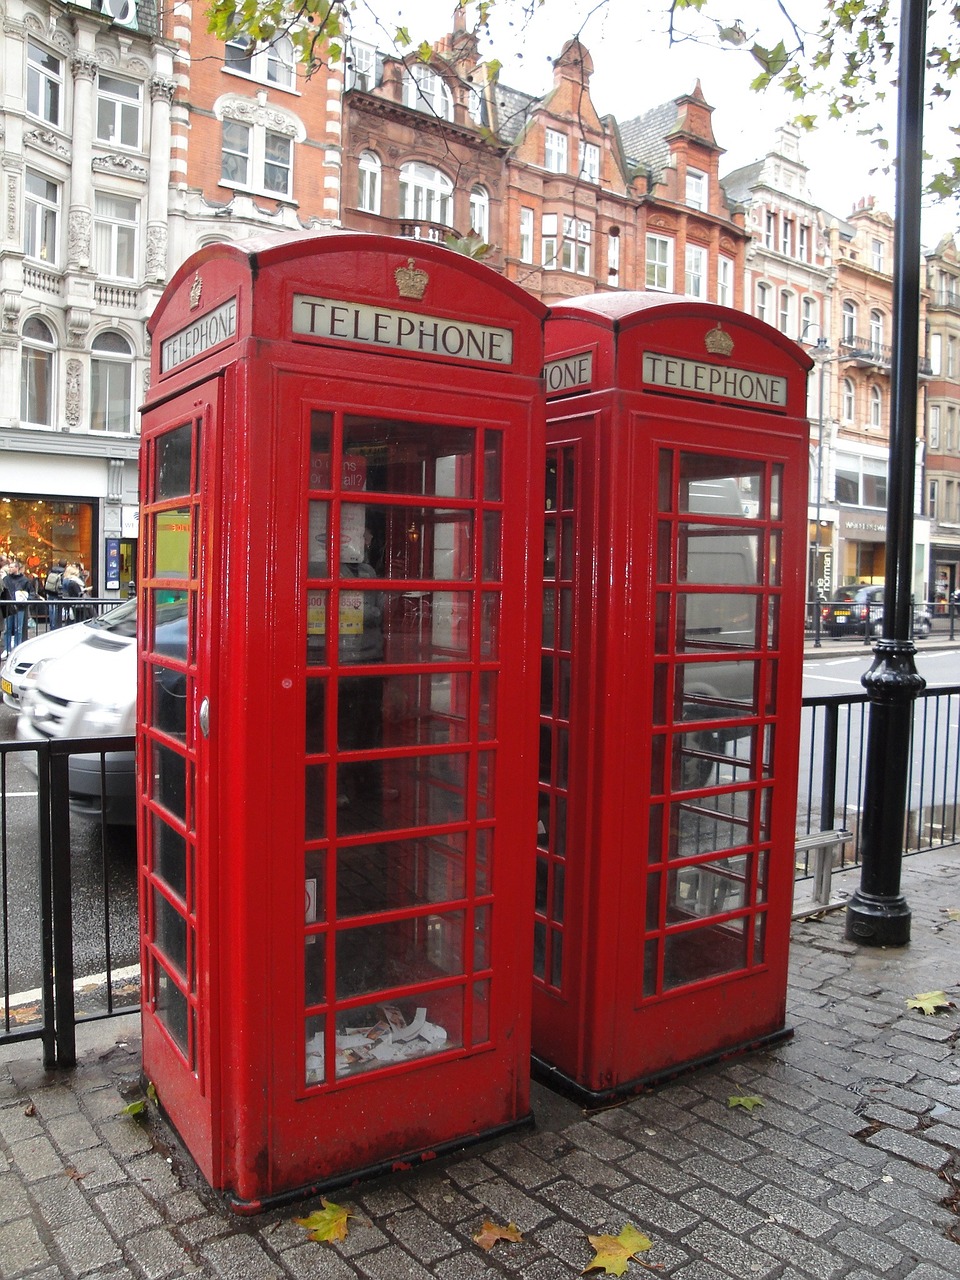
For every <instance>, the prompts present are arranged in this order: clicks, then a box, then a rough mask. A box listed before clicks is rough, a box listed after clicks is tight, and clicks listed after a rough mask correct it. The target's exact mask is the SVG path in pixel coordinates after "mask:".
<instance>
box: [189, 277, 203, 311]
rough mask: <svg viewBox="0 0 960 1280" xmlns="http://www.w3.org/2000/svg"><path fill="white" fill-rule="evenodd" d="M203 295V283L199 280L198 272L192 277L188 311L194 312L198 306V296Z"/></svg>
mask: <svg viewBox="0 0 960 1280" xmlns="http://www.w3.org/2000/svg"><path fill="white" fill-rule="evenodd" d="M201 293H203V281H202V280H201V279H200V272H199V271H198V272H197V274H196V275H195V276H194V277H193V284H192V285H191V286H190V310H191V311H195V310H196V309H197V307H199V305H200V295H201Z"/></svg>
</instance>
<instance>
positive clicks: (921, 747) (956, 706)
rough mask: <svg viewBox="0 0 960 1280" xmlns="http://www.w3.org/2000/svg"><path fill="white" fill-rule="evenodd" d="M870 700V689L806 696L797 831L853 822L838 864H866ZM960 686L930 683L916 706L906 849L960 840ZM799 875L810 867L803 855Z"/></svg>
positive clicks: (803, 833) (805, 832)
mask: <svg viewBox="0 0 960 1280" xmlns="http://www.w3.org/2000/svg"><path fill="white" fill-rule="evenodd" d="M869 708H870V700H869V696H868V695H867V694H866V693H857V694H836V695H830V696H826V697H810V698H804V699H803V711H802V720H801V726H802V728H801V756H800V780H799V793H798V805H797V834H798V835H799V836H806V835H810V834H811V833H813V832H816V831H828V830H834V829H837V828H846V829H847V830H849V831H850V832H851V835H852V838H851V840H850V841H849V842H847V843H846V844H845V845H844V846H843V847H842V850H838V851H837V854H836V858H835V866H836V867H838V868H846V867H852V866H857V865H859V863H860V861H861V856H862V831H861V825H862V824H861V816H862V813H863V804H864V765H865V762H866V754H867V733H868V725H869ZM958 717H960V685H951V686H945V687H941V688H936V689H924V690H923V691H922V692H921V693H920V694H919V696H918V697H917V699H916V702H915V703H914V707H913V721H912V728H911V742H910V752H909V761H910V764H909V771H908V777H907V811H906V818H905V822H904V830H903V848H904V852H906V853H918V852H920V850H922V849H934V848H938V847H942V846H945V845H953V844H957V843H960V800H958V791H960V735H958V733H957V720H958ZM797 874H798V877H803V876H807V875H810V874H811V869H810V866H809V865H808V864H807V863H806V861H805V860H804V859H803V858H802V857H801V859H800V860H799V865H798V868H797Z"/></svg>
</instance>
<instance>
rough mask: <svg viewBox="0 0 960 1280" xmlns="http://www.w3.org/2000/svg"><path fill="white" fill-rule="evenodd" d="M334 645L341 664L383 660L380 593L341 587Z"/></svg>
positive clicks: (382, 601) (382, 603)
mask: <svg viewBox="0 0 960 1280" xmlns="http://www.w3.org/2000/svg"><path fill="white" fill-rule="evenodd" d="M337 599H338V601H339V608H338V617H337V644H338V649H339V654H340V662H341V663H360V662H381V661H382V660H383V605H384V593H383V592H382V591H372V590H367V589H363V588H360V587H356V588H351V587H347V586H344V587H341V589H340V592H339V595H338V597H337Z"/></svg>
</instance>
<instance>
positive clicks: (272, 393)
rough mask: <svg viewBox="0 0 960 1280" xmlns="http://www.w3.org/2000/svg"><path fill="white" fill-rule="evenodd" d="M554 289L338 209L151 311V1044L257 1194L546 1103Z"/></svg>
mask: <svg viewBox="0 0 960 1280" xmlns="http://www.w3.org/2000/svg"><path fill="white" fill-rule="evenodd" d="M543 315H544V309H543V308H542V307H541V305H540V304H539V303H537V302H535V301H534V300H533V299H531V298H530V297H529V296H528V295H526V294H524V293H523V292H522V291H521V290H520V289H518V288H517V287H516V286H513V285H510V284H509V283H508V282H507V281H505V280H503V279H502V278H501V277H499V276H498V275H496V274H495V273H494V272H492V271H490V270H489V269H488V268H486V267H483V266H481V265H480V264H477V263H474V262H471V261H470V260H468V259H467V258H465V257H462V256H459V255H456V254H452V253H450V252H448V251H447V250H444V249H441V248H439V247H438V246H433V245H424V244H414V243H412V242H409V241H400V240H390V239H387V238H382V237H377V236H360V235H349V234H332V235H329V236H322V237H305V238H302V239H297V240H290V241H287V242H284V243H279V244H274V245H272V246H270V245H259V246H227V245H217V246H212V247H210V248H208V249H204V250H201V251H200V252H199V253H198V254H197V255H195V257H194V258H192V259H191V260H189V261H188V262H187V263H186V264H185V266H184V267H183V268H181V270H180V271H179V272H178V274H177V275H176V276H175V278H174V279H173V281H172V282H171V284H170V286H169V288H168V289H167V291H166V293H165V294H164V297H163V299H162V301H161V304H160V306H159V308H158V310H157V313H156V314H155V316H154V318H153V321H152V324H151V332H152V336H153V357H154V358H153V370H152V386H151V390H150V395H149V401H148V405H147V409H146V411H145V415H144V423H143V456H142V466H141V518H142V521H143V530H142V538H141V548H142V556H143V559H142V565H141V570H140V574H139V578H138V582H139V588H140V680H139V700H140V701H139V715H138V725H139V735H140V737H139V744H138V745H139V748H140V749H139V753H138V759H139V788H140V816H141V824H140V833H139V834H140V847H141V872H140V885H141V902H142V911H143V920H142V962H143V1009H144V1012H143V1022H144V1030H143V1052H144V1069H145V1072H146V1074H147V1075H148V1076H149V1077H150V1078H151V1079H152V1080H153V1081H154V1083H155V1085H156V1087H157V1091H158V1094H159V1098H160V1103H161V1105H162V1106H163V1107H164V1108H165V1110H166V1112H167V1114H168V1115H169V1116H170V1118H171V1119H172V1121H173V1123H174V1124H175V1126H176V1127H177V1129H178V1130H179V1132H180V1133H181V1135H182V1136H183V1138H184V1139H185V1141H186V1143H187V1145H188V1147H189V1148H190V1150H191V1152H192V1153H193V1155H194V1157H195V1158H196V1160H197V1162H198V1164H199V1166H200V1168H201V1169H202V1171H203V1173H204V1174H205V1175H206V1177H207V1178H208V1180H209V1181H210V1182H211V1183H212V1184H213V1185H214V1186H215V1187H218V1188H221V1189H222V1190H224V1191H225V1192H226V1193H227V1194H228V1195H229V1196H230V1197H232V1199H233V1201H234V1202H235V1204H236V1205H238V1206H240V1207H244V1208H247V1209H256V1208H258V1207H260V1206H262V1205H263V1204H264V1203H265V1202H267V1201H271V1200H276V1199H277V1198H278V1197H282V1196H290V1195H294V1194H298V1193H302V1192H304V1191H305V1190H307V1189H309V1188H311V1187H314V1186H317V1185H331V1184H332V1183H333V1182H336V1181H343V1180H349V1179H350V1178H351V1177H353V1176H355V1175H357V1174H358V1173H364V1172H366V1173H369V1172H371V1171H373V1170H379V1169H383V1168H390V1167H392V1166H393V1165H394V1164H397V1163H399V1164H402V1163H403V1162H404V1161H409V1160H412V1159H416V1158H419V1157H420V1156H422V1155H424V1154H432V1153H435V1152H437V1151H438V1150H442V1149H443V1148H444V1147H446V1146H449V1145H450V1144H452V1143H462V1142H463V1141H464V1140H467V1139H474V1138H477V1137H480V1136H481V1135H483V1136H486V1135H489V1134H491V1133H494V1132H496V1131H497V1130H498V1129H500V1128H502V1127H504V1126H508V1125H512V1124H516V1123H518V1122H520V1121H522V1120H524V1119H525V1118H526V1117H527V1115H528V1111H529V1079H528V1073H529V1044H530V1038H529V1037H530V1028H529V969H530V915H531V910H532V900H533V874H532V872H533V868H532V865H531V862H530V859H529V857H527V856H524V851H525V850H526V849H527V847H528V840H529V831H530V829H531V828H532V826H533V824H534V821H535V773H534V768H533V762H534V757H535V735H536V679H537V671H536V665H535V650H536V641H537V630H538V611H539V603H538V593H537V591H536V586H535V579H534V575H535V574H536V573H537V563H536V562H537V558H538V553H539V541H540V519H541V515H540V508H541V505H542V486H543V447H544V444H543V395H542V384H541V381H540V372H541V364H542V321H543ZM531 494H532V495H533V505H531ZM535 547H536V552H535V550H534V548H535ZM531 655H533V656H531Z"/></svg>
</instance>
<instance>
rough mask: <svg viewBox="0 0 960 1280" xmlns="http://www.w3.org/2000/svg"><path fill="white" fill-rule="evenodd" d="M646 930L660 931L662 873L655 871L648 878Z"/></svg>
mask: <svg viewBox="0 0 960 1280" xmlns="http://www.w3.org/2000/svg"><path fill="white" fill-rule="evenodd" d="M645 924H646V928H647V929H658V928H659V927H660V924H661V919H660V872H659V871H654V872H651V874H650V875H648V876H647V912H646V921H645Z"/></svg>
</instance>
